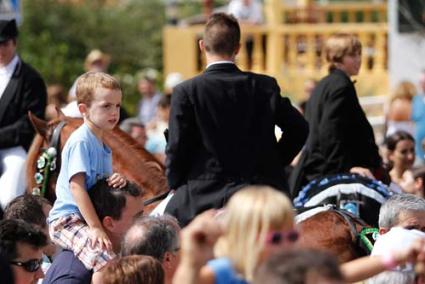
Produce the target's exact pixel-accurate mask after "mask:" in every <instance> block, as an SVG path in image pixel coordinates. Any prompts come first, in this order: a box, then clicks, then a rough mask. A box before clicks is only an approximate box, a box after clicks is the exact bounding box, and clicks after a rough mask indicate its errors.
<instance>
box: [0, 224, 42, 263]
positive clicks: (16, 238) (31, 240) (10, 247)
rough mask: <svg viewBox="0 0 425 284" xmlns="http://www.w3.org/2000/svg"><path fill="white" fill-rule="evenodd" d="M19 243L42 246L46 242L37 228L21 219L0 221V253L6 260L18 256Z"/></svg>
mask: <svg viewBox="0 0 425 284" xmlns="http://www.w3.org/2000/svg"><path fill="white" fill-rule="evenodd" d="M19 243H25V244H28V245H31V246H33V247H36V248H42V247H44V246H45V245H46V244H47V237H46V235H45V234H44V233H43V232H42V231H41V230H40V229H39V228H37V227H35V226H32V225H30V224H28V223H27V222H25V221H23V220H19V219H16V220H3V221H0V254H3V255H4V256H5V257H6V258H7V259H8V260H14V259H15V258H17V257H19V256H18V255H17V246H18V245H19Z"/></svg>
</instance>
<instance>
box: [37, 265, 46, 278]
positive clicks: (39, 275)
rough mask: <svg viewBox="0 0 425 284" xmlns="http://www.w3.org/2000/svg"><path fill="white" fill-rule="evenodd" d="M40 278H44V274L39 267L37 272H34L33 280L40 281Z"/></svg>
mask: <svg viewBox="0 0 425 284" xmlns="http://www.w3.org/2000/svg"><path fill="white" fill-rule="evenodd" d="M42 278H44V272H43V270H42V269H41V266H40V268H39V269H37V271H36V272H35V279H37V280H38V279H42Z"/></svg>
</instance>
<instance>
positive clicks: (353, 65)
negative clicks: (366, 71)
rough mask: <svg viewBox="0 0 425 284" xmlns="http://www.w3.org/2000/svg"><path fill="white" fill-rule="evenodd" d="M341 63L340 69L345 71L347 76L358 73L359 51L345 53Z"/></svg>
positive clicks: (360, 62) (360, 60) (360, 61)
mask: <svg viewBox="0 0 425 284" xmlns="http://www.w3.org/2000/svg"><path fill="white" fill-rule="evenodd" d="M341 65H342V66H341V69H342V70H343V71H344V72H345V73H347V75H348V76H356V75H357V74H359V70H360V67H361V65H362V58H361V55H360V53H356V54H353V55H345V56H344V57H343V58H342V62H341Z"/></svg>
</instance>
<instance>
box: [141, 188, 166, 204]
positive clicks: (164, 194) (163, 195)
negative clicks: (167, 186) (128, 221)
mask: <svg viewBox="0 0 425 284" xmlns="http://www.w3.org/2000/svg"><path fill="white" fill-rule="evenodd" d="M169 193H170V190H167V191H166V192H164V193H161V194H158V195H155V196H154V197H152V198H150V199H147V200H145V201H144V202H143V205H144V206H148V205H150V204H152V203H155V202H157V201H160V200H163V199H165V198H166V197H167V195H168V194H169Z"/></svg>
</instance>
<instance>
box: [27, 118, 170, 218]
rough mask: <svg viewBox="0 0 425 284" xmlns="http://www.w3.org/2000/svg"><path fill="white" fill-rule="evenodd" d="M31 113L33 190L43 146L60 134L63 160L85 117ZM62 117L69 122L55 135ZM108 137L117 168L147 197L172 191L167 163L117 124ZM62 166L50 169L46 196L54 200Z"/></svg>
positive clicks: (29, 164) (29, 170)
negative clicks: (41, 116) (45, 117)
mask: <svg viewBox="0 0 425 284" xmlns="http://www.w3.org/2000/svg"><path fill="white" fill-rule="evenodd" d="M29 117H30V120H31V122H32V123H33V125H34V127H35V129H36V131H37V135H36V137H35V138H34V141H33V143H32V145H31V148H30V150H29V153H28V160H27V183H28V186H27V190H28V192H29V193H32V190H33V189H34V188H35V187H37V184H36V181H35V178H34V176H35V174H36V172H37V160H38V157H39V156H40V154H41V153H42V149H43V148H46V147H47V146H48V145H49V144H51V140H52V138H53V136H56V139H58V141H57V144H58V145H57V148H58V149H57V152H58V158H59V159H58V160H60V152H61V150H62V149H63V146H64V145H65V142H66V141H67V140H68V138H69V136H70V134H71V133H72V132H73V131H74V130H76V129H77V128H78V127H79V126H80V125H81V124H82V122H83V121H82V119H78V118H70V117H65V116H64V115H63V114H61V113H59V115H58V118H57V119H53V120H52V121H50V122H46V121H43V120H41V119H38V118H37V117H35V116H33V115H32V114H29ZM62 121H63V122H64V123H65V124H63V123H62V124H63V126H62V125H61V126H62V127H61V129H59V128H58V130H56V132H59V133H60V136H59V135H55V134H54V132H55V131H54V130H55V128H57V126H58V125H59V124H60V123H61V122H62ZM104 141H105V143H106V144H107V145H108V146H109V147H110V148H111V149H112V161H113V163H112V164H113V171H114V172H118V173H120V174H122V175H124V176H125V177H126V178H127V179H128V180H129V181H131V182H134V183H135V184H136V185H138V186H139V188H141V189H142V190H143V193H144V199H145V200H149V199H151V198H154V197H156V196H161V195H165V194H166V193H167V192H168V186H167V180H166V178H165V169H164V166H163V165H162V164H161V163H160V162H159V161H158V160H157V159H156V158H155V157H154V156H153V155H151V154H150V153H149V152H147V151H146V150H145V149H144V148H143V146H141V145H139V144H138V143H137V142H136V141H135V140H134V139H133V138H131V137H130V136H129V135H128V134H127V133H125V132H123V131H122V130H120V129H119V128H118V127H116V128H115V129H114V130H113V131H111V132H109V133H106V134H105V136H104ZM59 169H60V164H59V163H58V165H57V166H56V169H55V170H53V171H52V172H51V173H50V177H49V180H48V186H47V190H46V194H45V197H46V198H47V199H49V200H50V201H51V202H53V201H54V200H55V199H56V194H55V184H56V179H57V176H58V173H59ZM155 205H156V204H150V205H149V206H147V208H145V210H146V211H147V212H150V211H151V210H152V209H153V207H154V206H155Z"/></svg>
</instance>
